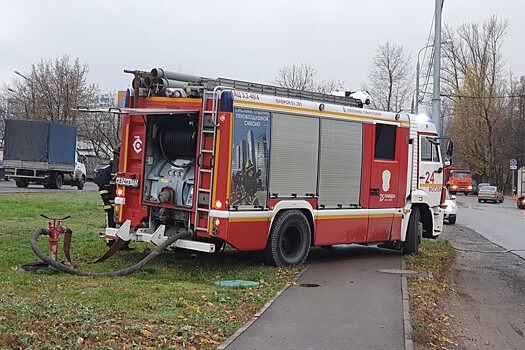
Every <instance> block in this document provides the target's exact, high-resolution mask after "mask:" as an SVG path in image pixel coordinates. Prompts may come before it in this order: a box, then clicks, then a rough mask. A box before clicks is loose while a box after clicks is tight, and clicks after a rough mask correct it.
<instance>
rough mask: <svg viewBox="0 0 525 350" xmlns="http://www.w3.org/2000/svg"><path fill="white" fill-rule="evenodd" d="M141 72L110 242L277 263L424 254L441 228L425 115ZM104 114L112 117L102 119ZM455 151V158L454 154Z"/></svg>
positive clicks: (438, 160) (127, 111) (431, 129)
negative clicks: (334, 253) (390, 251)
mask: <svg viewBox="0 0 525 350" xmlns="http://www.w3.org/2000/svg"><path fill="white" fill-rule="evenodd" d="M125 72H127V73H133V74H134V79H133V83H132V84H133V91H128V96H127V99H126V108H121V109H117V110H115V109H114V110H113V111H114V112H116V113H122V114H123V118H122V120H123V123H122V128H123V129H122V147H121V153H120V164H119V171H118V173H117V175H116V183H117V197H116V198H115V204H116V205H115V219H116V222H118V223H119V224H120V227H119V228H107V229H106V236H107V237H109V238H121V239H123V240H132V241H143V242H152V243H154V244H156V245H159V244H160V243H162V242H163V241H165V240H166V239H167V238H168V237H170V236H172V235H173V234H176V233H178V232H181V231H190V232H191V237H190V238H188V239H179V240H177V241H176V242H175V243H174V246H175V247H180V248H186V249H193V250H198V251H204V252H209V253H213V252H217V251H220V249H221V248H222V247H223V246H224V244H229V245H231V246H232V247H234V248H236V249H238V250H240V251H253V252H258V253H257V254H254V255H256V256H262V257H263V258H264V260H265V261H266V262H267V263H270V264H273V265H276V266H289V265H298V264H302V263H303V262H304V261H305V259H306V257H307V255H308V252H309V249H310V247H311V246H332V245H337V244H349V243H359V244H382V245H383V246H385V247H390V248H395V249H400V250H402V251H403V252H404V253H405V254H415V253H417V252H418V248H419V244H420V241H421V237H428V238H435V237H437V236H438V235H439V234H440V233H441V231H442V227H443V209H441V208H440V204H442V203H443V201H444V195H445V192H444V185H443V163H442V157H441V151H440V143H439V138H438V135H437V133H436V128H435V126H434V124H433V123H432V122H431V121H430V120H429V119H428V118H426V117H425V118H419V119H418V118H416V116H414V115H410V114H407V113H390V112H382V111H376V110H369V109H363V108H362V107H363V104H362V102H361V101H360V100H357V99H353V98H347V97H344V96H334V95H326V94H321V93H313V92H305V91H297V90H291V89H286V88H282V87H277V86H270V85H263V84H256V83H249V82H244V81H239V80H231V79H222V78H218V79H209V78H204V77H199V76H193V75H187V74H181V73H175V72H168V71H164V70H162V69H153V70H151V71H149V72H147V71H125ZM106 112H107V111H106ZM450 149H452V148H451V147H450Z"/></svg>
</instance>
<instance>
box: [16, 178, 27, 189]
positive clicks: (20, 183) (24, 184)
mask: <svg viewBox="0 0 525 350" xmlns="http://www.w3.org/2000/svg"><path fill="white" fill-rule="evenodd" d="M15 182H16V187H27V186H29V180H28V179H20V180H15Z"/></svg>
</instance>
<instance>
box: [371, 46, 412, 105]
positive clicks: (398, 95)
mask: <svg viewBox="0 0 525 350" xmlns="http://www.w3.org/2000/svg"><path fill="white" fill-rule="evenodd" d="M410 67H411V65H410V57H409V55H408V54H407V53H406V52H405V49H404V47H403V46H401V45H397V44H396V43H392V42H390V41H387V42H386V43H385V44H383V45H379V46H378V48H377V49H376V54H375V56H374V58H373V60H372V68H371V70H370V73H369V75H368V77H369V79H370V85H369V86H368V87H366V89H367V90H368V91H369V92H370V94H371V96H372V107H374V108H376V109H380V110H385V111H394V112H398V111H401V110H408V109H409V108H408V107H409V106H408V104H409V103H410V101H411V97H412V95H413V88H412V86H411V83H412V77H413V74H412V70H411V69H410Z"/></svg>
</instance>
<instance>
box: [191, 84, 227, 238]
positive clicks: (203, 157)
mask: <svg viewBox="0 0 525 350" xmlns="http://www.w3.org/2000/svg"><path fill="white" fill-rule="evenodd" d="M221 91H222V87H221V86H216V87H215V88H214V89H213V91H210V90H204V92H203V95H202V116H203V118H202V123H201V124H202V125H201V126H200V130H201V135H200V140H199V148H198V150H199V153H198V155H197V160H198V165H197V167H198V171H197V181H196V184H195V187H194V188H195V189H196V191H195V192H196V195H197V201H196V203H197V204H196V210H195V217H194V225H195V226H194V229H195V230H196V231H204V232H208V230H209V225H210V222H209V216H208V214H209V212H210V209H211V207H212V203H211V201H212V196H211V194H212V193H211V191H212V187H213V166H214V161H215V159H214V156H215V141H216V135H217V114H218V110H219V97H220V92H221ZM210 95H211V96H210ZM210 99H211V100H212V108H211V109H208V102H209V100H210ZM210 145H211V147H210ZM204 222H205V224H204Z"/></svg>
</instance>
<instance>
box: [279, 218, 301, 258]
mask: <svg viewBox="0 0 525 350" xmlns="http://www.w3.org/2000/svg"><path fill="white" fill-rule="evenodd" d="M300 250H301V231H300V230H299V228H297V227H295V226H290V227H288V228H287V229H286V231H285V232H284V234H283V238H282V242H281V252H282V254H283V256H284V257H285V258H287V259H291V258H295V257H296V256H297V254H299V252H300Z"/></svg>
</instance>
